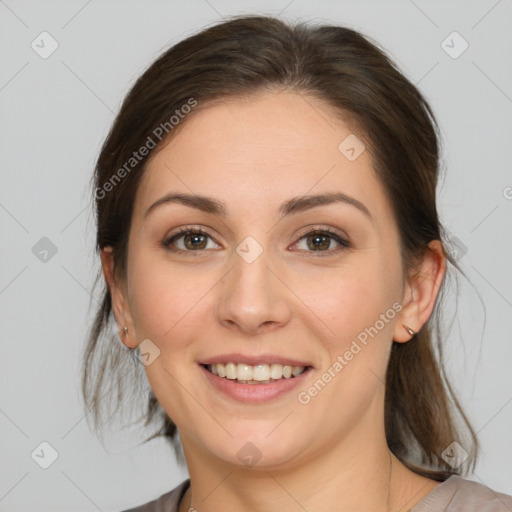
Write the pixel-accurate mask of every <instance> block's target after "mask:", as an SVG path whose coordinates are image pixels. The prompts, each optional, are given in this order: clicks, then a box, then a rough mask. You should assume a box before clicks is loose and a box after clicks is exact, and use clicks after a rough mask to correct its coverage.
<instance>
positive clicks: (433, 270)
mask: <svg viewBox="0 0 512 512" xmlns="http://www.w3.org/2000/svg"><path fill="white" fill-rule="evenodd" d="M445 273H446V257H445V253H444V249H443V246H442V244H441V242H440V241H439V240H433V241H432V242H430V243H429V244H428V246H427V248H426V250H425V253H424V256H423V259H422V261H421V263H420V269H419V271H418V272H416V273H415V274H414V275H413V276H412V277H411V278H410V279H409V280H408V283H407V285H406V289H405V292H404V297H403V302H402V304H403V308H402V311H401V312H400V317H399V318H398V320H397V324H396V326H395V333H394V337H393V340H394V341H396V342H398V343H405V342H407V341H411V340H413V339H414V337H415V335H416V334H417V333H418V332H419V331H420V330H421V328H422V327H423V325H425V323H426V322H427V321H428V319H429V318H430V315H431V314H432V311H433V310H434V306H435V303H436V300H437V296H438V294H439V290H440V289H441V285H442V283H443V280H444V276H445Z"/></svg>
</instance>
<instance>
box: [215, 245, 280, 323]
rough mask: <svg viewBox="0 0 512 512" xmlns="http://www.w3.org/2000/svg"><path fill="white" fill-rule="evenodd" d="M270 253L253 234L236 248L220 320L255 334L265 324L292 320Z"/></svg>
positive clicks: (220, 306)
mask: <svg viewBox="0 0 512 512" xmlns="http://www.w3.org/2000/svg"><path fill="white" fill-rule="evenodd" d="M268 256H269V255H268V253H267V251H266V250H264V248H263V246H262V245H260V244H259V243H258V241H257V240H256V239H255V238H254V237H252V236H248V237H246V238H245V239H244V240H243V241H242V242H241V243H240V244H239V245H238V246H237V247H236V249H235V251H234V254H233V257H232V264H233V267H232V270H231V272H229V274H228V275H227V276H226V278H225V279H224V280H223V282H224V285H223V289H222V293H221V297H220V300H219V305H218V310H217V313H218V315H219V321H220V322H222V323H224V324H225V325H228V324H229V325H231V326H234V325H236V326H238V328H239V329H241V330H243V331H246V332H252V333H254V332H256V331H257V330H258V329H259V328H260V326H262V325H263V324H265V325H266V326H268V325H269V324H275V325H278V324H280V325H282V324H284V323H286V322H287V321H288V319H289V314H290V310H289V304H288V303H287V296H286V292H285V290H283V287H284V285H283V283H282V282H281V281H280V280H279V279H277V278H276V276H275V275H274V272H275V271H273V270H272V269H271V261H270V260H271V258H269V257H268Z"/></svg>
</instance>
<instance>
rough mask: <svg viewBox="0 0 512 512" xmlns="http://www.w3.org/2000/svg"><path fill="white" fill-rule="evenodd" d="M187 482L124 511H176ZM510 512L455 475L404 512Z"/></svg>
mask: <svg viewBox="0 0 512 512" xmlns="http://www.w3.org/2000/svg"><path fill="white" fill-rule="evenodd" d="M189 485H190V480H189V479H187V480H185V481H184V482H182V483H181V484H180V485H178V487H176V488H174V489H173V490H172V491H169V492H168V493H166V494H162V496H160V497H159V498H157V499H156V500H153V501H150V502H149V503H146V504H145V505H141V506H139V507H136V508H131V509H130V510H125V511H124V512H178V504H179V502H180V500H181V498H182V497H183V495H184V494H185V491H186V490H187V489H188V487H189ZM442 511H447V512H512V496H509V495H508V494H502V493H500V492H496V491H493V490H492V489H490V488H489V487H486V486H485V485H482V484H479V483H478V482H473V481H471V480H466V479H465V478H462V477H460V476H457V475H452V476H450V478H448V479H447V480H445V481H444V482H442V483H441V484H439V485H438V486H437V487H436V488H435V489H434V490H432V491H431V492H430V493H428V494H427V495H426V496H425V497H424V498H423V499H422V500H421V501H420V502H418V503H417V504H416V505H415V506H414V507H413V508H412V509H410V510H409V511H408V512H442Z"/></svg>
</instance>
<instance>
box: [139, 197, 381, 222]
mask: <svg viewBox="0 0 512 512" xmlns="http://www.w3.org/2000/svg"><path fill="white" fill-rule="evenodd" d="M172 203H178V204H183V205H185V206H189V207H191V208H195V209H197V210H200V211H202V212H205V213H210V214H213V215H217V216H219V217H222V218H226V217H227V209H226V205H225V204H224V203H223V202H222V201H219V200H217V199H214V198H212V197H208V196H203V195H197V194H185V193H177V192H170V193H169V194H166V195H165V196H163V197H161V198H160V199H158V200H157V201H155V202H154V203H153V204H152V205H151V206H150V207H149V208H148V209H147V210H146V212H145V213H144V217H147V216H148V215H149V214H150V213H151V212H152V211H154V210H155V209H156V208H157V207H159V206H161V205H164V204H172ZM333 203H344V204H349V205H352V206H354V207H355V208H357V209H358V210H359V211H360V212H362V213H364V214H365V215H366V216H367V217H368V218H369V219H370V221H371V222H372V223H373V222H374V219H373V217H372V215H371V213H370V211H369V210H368V208H367V207H366V206H365V205H364V204H363V203H362V202H361V201H359V200H357V199H356V198H354V197H351V196H348V195H347V194H343V193H342V192H332V193H328V194H318V195H309V196H298V197H293V198H291V199H289V200H287V201H285V202H284V203H283V204H281V206H280V207H279V210H278V211H279V213H280V214H281V218H283V217H285V216H287V215H291V214H295V213H299V212H303V211H306V210H310V209H312V208H315V207H317V206H324V205H328V204H333Z"/></svg>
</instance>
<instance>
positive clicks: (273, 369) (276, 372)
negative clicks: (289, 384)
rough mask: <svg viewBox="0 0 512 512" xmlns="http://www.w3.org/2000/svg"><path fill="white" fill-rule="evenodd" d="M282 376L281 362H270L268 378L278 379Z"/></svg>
mask: <svg viewBox="0 0 512 512" xmlns="http://www.w3.org/2000/svg"><path fill="white" fill-rule="evenodd" d="M282 376H283V365H282V364H271V365H270V378H271V379H280V378H281V377H282Z"/></svg>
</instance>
